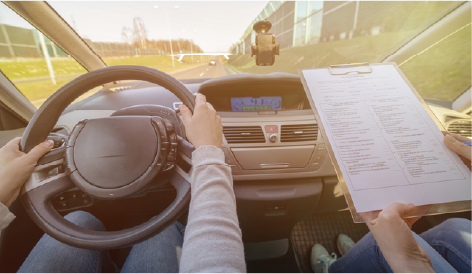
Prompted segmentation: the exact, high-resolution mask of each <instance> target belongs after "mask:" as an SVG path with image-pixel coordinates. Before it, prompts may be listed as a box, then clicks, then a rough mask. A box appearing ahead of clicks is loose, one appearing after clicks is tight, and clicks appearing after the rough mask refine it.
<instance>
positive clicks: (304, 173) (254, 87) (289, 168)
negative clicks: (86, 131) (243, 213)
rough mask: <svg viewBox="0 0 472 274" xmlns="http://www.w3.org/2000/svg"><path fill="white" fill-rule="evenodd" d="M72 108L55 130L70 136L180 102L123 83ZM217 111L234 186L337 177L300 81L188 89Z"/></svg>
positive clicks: (155, 89)
mask: <svg viewBox="0 0 472 274" xmlns="http://www.w3.org/2000/svg"><path fill="white" fill-rule="evenodd" d="M119 85H121V86H120V87H119V90H120V91H118V92H113V91H110V90H101V91H99V92H98V93H97V94H95V95H93V96H91V97H89V98H87V99H85V100H83V101H81V102H78V103H76V104H73V105H71V106H69V107H68V108H67V109H66V110H65V112H64V114H63V115H62V116H61V118H60V119H59V121H58V123H57V127H64V128H66V129H67V130H69V131H70V130H72V128H73V127H74V126H75V124H76V123H77V122H78V121H80V120H82V119H84V118H85V119H90V118H98V117H106V116H109V115H111V114H112V113H113V112H114V111H116V110H119V109H122V108H125V107H129V106H133V105H141V104H157V105H163V106H166V107H169V108H173V109H177V107H178V105H179V104H180V101H179V100H178V98H177V97H176V96H174V95H173V94H172V93H170V92H169V91H167V90H166V89H164V88H162V87H159V86H155V85H152V84H149V83H147V82H126V83H121V84H119ZM186 86H187V87H188V88H189V89H190V90H191V92H192V93H196V92H200V93H202V94H204V95H205V96H206V97H207V101H208V102H210V103H211V104H212V105H213V106H214V107H215V109H216V110H217V113H218V115H219V116H220V117H221V121H222V124H223V127H224V136H223V137H224V138H223V144H222V150H223V151H224V152H225V160H226V162H227V164H229V165H230V166H231V168H232V171H233V179H234V181H248V180H273V179H278V180H280V179H297V178H310V177H323V176H336V173H335V171H334V168H333V166H332V164H331V162H330V159H329V157H326V155H327V153H326V148H325V146H324V143H323V140H322V137H321V135H320V134H319V133H318V124H317V122H316V120H315V118H314V115H313V112H312V111H311V109H310V107H309V103H308V100H307V98H306V95H305V91H304V89H303V86H302V84H301V82H300V79H299V77H298V76H296V75H292V74H285V73H276V74H275V75H251V74H245V75H239V74H238V75H230V76H226V77H220V78H217V79H210V80H208V81H205V82H204V83H202V84H187V85H186Z"/></svg>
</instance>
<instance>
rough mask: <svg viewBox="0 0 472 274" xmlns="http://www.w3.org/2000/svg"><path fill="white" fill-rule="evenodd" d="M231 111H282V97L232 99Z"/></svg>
mask: <svg viewBox="0 0 472 274" xmlns="http://www.w3.org/2000/svg"><path fill="white" fill-rule="evenodd" d="M231 109H232V110H233V111H258V110H282V97H281V96H266V97H259V98H253V97H232V98H231Z"/></svg>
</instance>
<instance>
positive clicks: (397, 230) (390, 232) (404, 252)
mask: <svg viewBox="0 0 472 274" xmlns="http://www.w3.org/2000/svg"><path fill="white" fill-rule="evenodd" d="M414 209H415V206H414V205H413V204H411V203H394V204H391V205H389V206H388V207H387V208H385V209H384V210H382V211H381V212H380V213H379V215H378V217H377V218H376V219H374V220H372V221H370V222H369V221H367V222H366V224H367V226H368V227H369V229H370V232H371V233H372V235H373V236H374V238H375V241H376V242H377V244H378V245H379V247H380V250H381V251H382V254H383V256H384V258H385V260H387V262H388V265H390V267H391V268H392V270H393V272H395V273H397V272H416V273H418V272H434V271H433V267H432V263H431V260H430V258H429V256H428V254H427V253H426V251H425V250H424V249H423V248H422V247H421V246H420V245H419V243H418V242H417V241H416V239H415V238H414V236H413V233H412V232H411V226H412V225H413V223H414V222H415V221H416V220H418V219H419V217H413V218H404V216H408V215H409V213H411V212H412V211H413V210H414ZM361 215H362V213H361Z"/></svg>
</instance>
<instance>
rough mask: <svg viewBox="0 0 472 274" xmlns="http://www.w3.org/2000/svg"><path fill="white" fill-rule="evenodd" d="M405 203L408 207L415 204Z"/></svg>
mask: <svg viewBox="0 0 472 274" xmlns="http://www.w3.org/2000/svg"><path fill="white" fill-rule="evenodd" d="M405 204H406V205H407V206H409V207H413V206H415V205H414V204H412V203H405Z"/></svg>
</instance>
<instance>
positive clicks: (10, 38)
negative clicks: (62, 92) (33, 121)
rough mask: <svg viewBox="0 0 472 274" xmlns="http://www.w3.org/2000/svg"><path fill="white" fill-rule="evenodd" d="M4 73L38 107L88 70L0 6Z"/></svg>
mask: <svg viewBox="0 0 472 274" xmlns="http://www.w3.org/2000/svg"><path fill="white" fill-rule="evenodd" d="M0 70H1V71H2V72H3V73H4V74H5V75H6V77H8V78H9V79H10V81H12V83H13V84H14V85H15V86H16V87H17V88H18V90H19V91H20V92H21V93H23V95H24V96H25V97H26V98H27V99H28V100H29V101H30V102H31V103H32V104H33V105H34V106H35V107H37V108H39V107H40V106H41V105H42V104H43V103H44V102H45V101H46V99H47V98H48V97H49V96H50V95H51V94H53V93H54V92H55V91H57V90H58V89H59V88H60V87H62V86H63V85H65V84H66V83H68V82H69V81H71V80H72V79H74V78H76V77H77V76H78V75H80V74H83V73H86V72H87V71H86V70H85V69H84V68H83V67H82V66H81V65H80V64H79V63H78V62H77V61H76V60H75V59H73V58H72V57H70V56H68V55H67V53H65V52H64V51H62V50H61V49H60V48H59V47H58V46H56V45H55V44H54V43H53V42H51V41H50V40H49V39H48V38H47V37H46V36H44V35H42V33H41V32H39V31H38V30H36V29H35V28H34V27H33V26H31V25H30V24H29V23H28V22H27V21H25V20H24V19H23V18H21V17H20V16H19V15H18V14H16V13H15V12H14V11H12V10H11V9H10V8H8V7H7V6H5V5H4V4H0Z"/></svg>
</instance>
